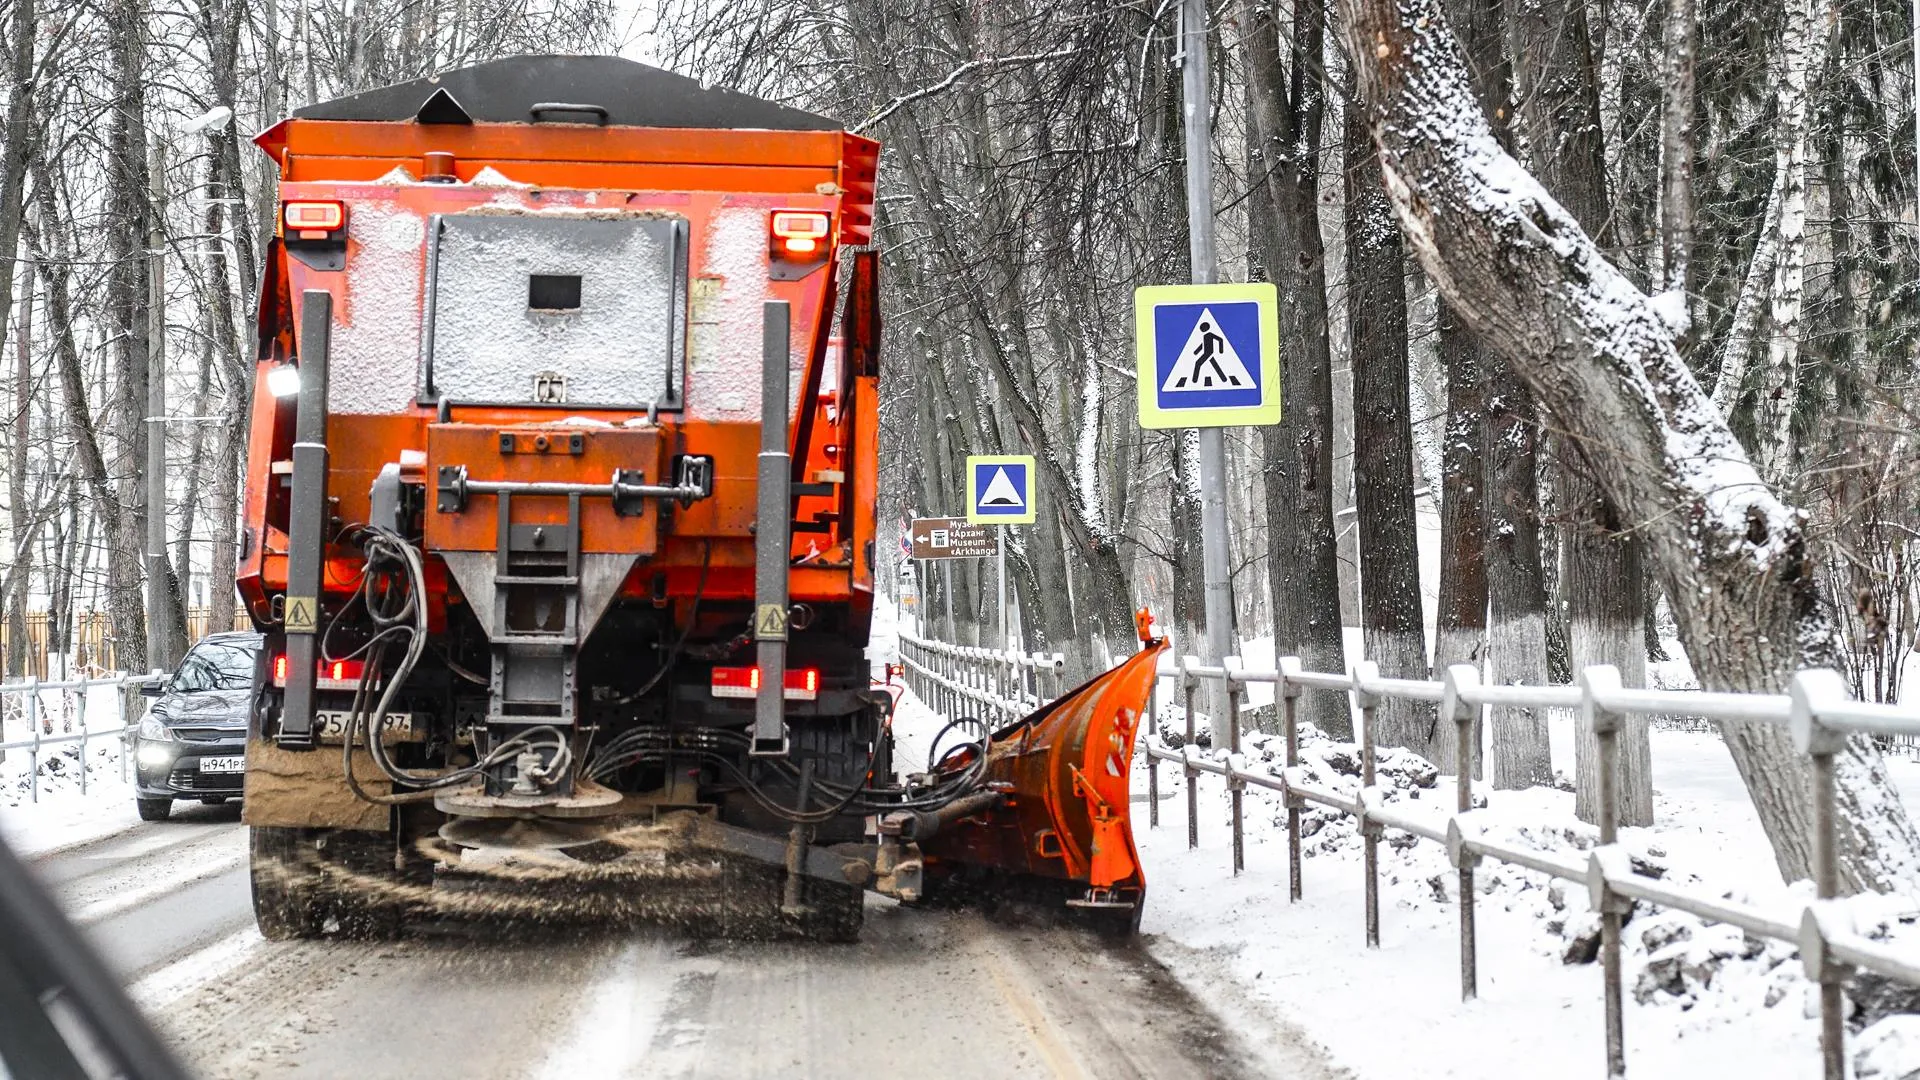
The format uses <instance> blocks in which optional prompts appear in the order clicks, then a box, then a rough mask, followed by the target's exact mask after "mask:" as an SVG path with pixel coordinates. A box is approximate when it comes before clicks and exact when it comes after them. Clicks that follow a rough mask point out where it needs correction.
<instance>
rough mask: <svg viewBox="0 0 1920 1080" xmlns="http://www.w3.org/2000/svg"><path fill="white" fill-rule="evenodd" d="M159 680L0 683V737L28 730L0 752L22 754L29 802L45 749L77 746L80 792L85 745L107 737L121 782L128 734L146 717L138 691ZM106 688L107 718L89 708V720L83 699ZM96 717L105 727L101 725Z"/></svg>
mask: <svg viewBox="0 0 1920 1080" xmlns="http://www.w3.org/2000/svg"><path fill="white" fill-rule="evenodd" d="M163 677H164V676H163V675H162V674H161V673H160V672H157V671H156V672H154V673H152V674H150V675H109V676H104V677H101V678H94V679H67V680H64V681H57V682H41V681H40V680H38V679H25V680H22V681H20V682H11V683H0V734H6V735H11V734H13V733H15V732H17V731H20V730H21V728H22V727H23V726H24V727H25V729H26V732H27V737H26V738H14V739H9V740H6V741H0V751H14V750H24V751H26V752H27V776H28V781H27V785H28V788H27V790H28V795H29V797H30V798H31V799H32V801H34V802H39V801H40V755H41V752H42V751H43V750H44V749H45V748H47V747H52V746H66V745H70V744H74V743H78V744H79V746H80V767H79V772H80V791H81V793H82V794H85V793H86V790H87V767H86V766H87V745H88V744H89V742H98V741H100V740H102V739H110V740H112V741H113V742H114V744H115V745H116V746H117V747H118V749H119V753H118V755H117V756H118V758H119V764H120V779H121V780H123V781H124V780H126V779H127V759H128V757H129V756H131V755H130V753H129V751H130V750H131V745H132V742H133V731H134V729H135V728H136V727H138V726H139V724H140V718H141V717H142V716H144V715H145V714H146V710H145V709H144V708H143V707H142V706H141V699H140V688H141V687H142V686H145V685H146V684H148V683H151V682H154V681H156V680H158V679H161V678H163ZM107 687H111V688H113V689H114V690H115V691H116V698H115V702H114V704H115V707H114V709H113V710H112V714H111V715H110V716H107V717H104V718H102V717H99V716H98V711H97V710H92V711H93V712H94V715H93V716H91V717H90V716H89V712H90V710H89V705H88V701H89V698H91V697H92V692H93V691H94V690H97V689H102V688H107ZM101 719H104V720H105V721H106V723H100V722H99V721H100V720H101Z"/></svg>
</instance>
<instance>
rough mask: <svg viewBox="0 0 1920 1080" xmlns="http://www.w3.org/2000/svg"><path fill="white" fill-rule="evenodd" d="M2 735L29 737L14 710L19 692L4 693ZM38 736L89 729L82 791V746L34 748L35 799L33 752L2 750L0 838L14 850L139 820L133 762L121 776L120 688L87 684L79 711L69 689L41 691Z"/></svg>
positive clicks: (39, 848)
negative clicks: (135, 810)
mask: <svg viewBox="0 0 1920 1080" xmlns="http://www.w3.org/2000/svg"><path fill="white" fill-rule="evenodd" d="M6 697H7V702H6V709H5V716H6V723H5V725H4V726H5V733H6V738H7V740H9V741H17V740H21V739H26V738H29V737H30V728H29V727H28V726H27V724H26V722H25V714H24V712H23V711H22V709H21V708H20V705H21V695H19V694H9V695H6ZM41 719H42V721H43V724H42V731H41V734H42V737H52V736H59V735H67V734H74V733H77V732H79V731H80V725H81V724H82V723H83V722H84V724H85V725H86V729H87V731H89V732H91V733H93V735H94V736H95V737H91V738H89V739H88V740H87V743H86V755H85V756H86V761H87V776H86V790H85V791H84V792H83V791H82V790H81V787H80V770H79V762H80V758H81V749H80V746H79V744H77V743H62V744H55V745H51V746H44V747H42V748H41V750H40V753H39V761H38V769H37V772H38V784H37V787H38V792H37V798H36V792H35V787H36V784H35V783H34V774H35V771H36V770H34V769H33V768H31V765H30V763H31V762H32V760H33V758H32V755H30V754H29V753H28V752H27V751H26V750H19V749H16V750H8V751H5V753H4V754H3V755H0V837H4V838H5V839H6V842H7V844H8V845H9V846H11V847H12V848H13V850H14V852H15V853H16V854H19V855H38V854H44V853H46V852H48V851H52V850H55V849H58V848H64V847H70V846H73V845H75V844H83V843H86V842H88V841H91V840H97V839H99V838H100V837H103V836H108V835H111V834H113V833H116V832H119V831H121V830H122V829H126V828H128V827H129V826H131V825H133V824H134V823H135V822H136V821H138V820H139V818H138V816H137V815H136V814H135V813H134V808H133V787H132V785H131V784H130V783H129V782H128V781H129V780H130V779H131V778H132V768H133V763H132V761H131V759H129V760H127V762H126V774H125V776H124V777H123V775H122V771H121V770H122V764H121V753H122V750H121V742H120V739H119V737H118V732H119V730H120V728H121V726H122V720H121V700H120V692H119V690H117V689H116V688H114V687H110V686H108V687H93V688H91V689H90V690H89V691H88V693H87V700H86V707H85V709H84V711H83V710H82V709H81V708H80V707H79V701H78V697H77V694H76V693H75V692H73V691H53V690H49V691H43V692H42V693H41Z"/></svg>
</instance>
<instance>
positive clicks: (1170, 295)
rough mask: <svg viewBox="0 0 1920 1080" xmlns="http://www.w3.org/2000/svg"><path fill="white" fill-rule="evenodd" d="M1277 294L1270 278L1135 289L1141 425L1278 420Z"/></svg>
mask: <svg viewBox="0 0 1920 1080" xmlns="http://www.w3.org/2000/svg"><path fill="white" fill-rule="evenodd" d="M1276 299H1277V292H1276V290H1275V289H1274V287H1273V286H1272V285H1271V284H1266V283H1254V284H1246V285H1152V286H1147V287H1144V288H1141V289H1139V290H1136V291H1135V293H1134V325H1135V333H1136V336H1137V337H1138V339H1139V340H1138V342H1137V346H1138V358H1137V373H1138V375H1139V399H1140V424H1141V426H1142V427H1147V428H1178V427H1228V426H1238V425H1252V424H1272V423H1277V422H1278V421H1279V419H1280V351H1279V315H1278V312H1277V311H1276Z"/></svg>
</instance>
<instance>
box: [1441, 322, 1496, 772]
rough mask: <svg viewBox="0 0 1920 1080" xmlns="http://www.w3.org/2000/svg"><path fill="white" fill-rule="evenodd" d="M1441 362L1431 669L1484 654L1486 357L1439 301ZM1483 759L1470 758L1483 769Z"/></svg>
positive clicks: (1444, 740) (1445, 740)
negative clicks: (1443, 391)
mask: <svg viewBox="0 0 1920 1080" xmlns="http://www.w3.org/2000/svg"><path fill="white" fill-rule="evenodd" d="M1439 309H1440V310H1439V318H1438V323H1439V331H1440V364H1441V366H1442V367H1443V368H1445V370H1446V373H1447V415H1446V420H1445V427H1444V429H1443V438H1444V440H1445V441H1444V443H1443V445H1442V447H1441V457H1440V596H1439V604H1438V607H1437V610H1436V611H1435V612H1434V641H1433V669H1434V670H1435V671H1445V670H1446V669H1447V668H1448V667H1450V666H1452V665H1454V664H1471V665H1473V666H1474V668H1475V669H1476V670H1478V669H1479V668H1480V667H1481V665H1483V664H1484V663H1485V662H1486V658H1487V652H1486V650H1487V480H1486V472H1487V469H1486V445H1487V439H1486V424H1485V423H1484V422H1483V420H1482V416H1483V413H1484V411H1485V408H1486V383H1485V373H1484V368H1483V364H1484V363H1486V362H1487V361H1489V360H1491V361H1493V362H1496V363H1497V362H1499V357H1497V356H1493V357H1490V356H1487V355H1486V351H1485V350H1484V349H1483V348H1482V347H1481V345H1480V343H1479V342H1478V341H1477V340H1475V338H1474V336H1473V331H1472V330H1470V329H1468V328H1467V326H1466V324H1465V323H1464V322H1463V321H1462V320H1461V318H1460V316H1459V314H1458V313H1457V312H1455V311H1454V310H1453V307H1452V305H1450V304H1448V303H1447V302H1446V301H1445V300H1444V299H1443V300H1441V301H1440V302H1439ZM1458 738H1459V735H1458V731H1457V729H1456V728H1455V727H1454V725H1452V724H1441V723H1438V722H1437V717H1436V723H1435V725H1434V732H1433V738H1432V742H1431V746H1432V747H1433V762H1434V764H1436V765H1438V766H1440V768H1442V769H1455V768H1458V765H1457V761H1458V759H1457V757H1456V756H1455V755H1456V754H1457V753H1458V750H1457V748H1456V745H1455V743H1456V740H1457V739H1458ZM1484 762H1485V758H1484V757H1482V756H1481V755H1478V754H1476V755H1475V756H1474V763H1475V765H1476V766H1479V767H1480V768H1481V771H1482V772H1484V771H1485V770H1484Z"/></svg>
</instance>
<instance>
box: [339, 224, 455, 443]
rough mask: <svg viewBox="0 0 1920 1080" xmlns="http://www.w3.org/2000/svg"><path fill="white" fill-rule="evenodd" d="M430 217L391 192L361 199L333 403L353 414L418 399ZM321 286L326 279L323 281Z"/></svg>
mask: <svg viewBox="0 0 1920 1080" xmlns="http://www.w3.org/2000/svg"><path fill="white" fill-rule="evenodd" d="M426 225H427V223H426V221H425V219H423V218H422V217H421V216H420V215H419V214H418V213H416V212H415V211H413V210H410V209H408V208H407V207H405V206H402V205H399V204H398V203H396V202H392V201H389V200H386V199H375V198H365V199H356V200H355V201H354V203H353V208H352V218H351V222H350V226H349V227H350V228H351V230H352V232H353V238H354V241H355V248H354V251H353V254H352V257H351V258H349V259H348V260H347V269H346V279H347V280H346V288H345V289H344V290H342V291H338V292H336V294H335V300H336V304H337V308H336V311H335V316H336V319H335V322H334V326H333V335H332V351H331V354H330V357H329V367H330V368H331V373H330V377H329V378H328V380H327V408H328V409H330V410H331V411H333V412H336V413H341V414H354V415H373V414H381V413H401V412H406V411H407V410H408V409H410V408H412V407H413V400H414V381H415V373H414V364H413V360H414V357H415V356H417V355H419V341H420V265H421V249H422V247H423V246H424V245H425V243H426V238H427V227H426ZM313 287H315V288H318V287H321V286H320V285H319V283H318V282H315V283H314V286H313Z"/></svg>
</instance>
